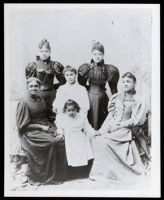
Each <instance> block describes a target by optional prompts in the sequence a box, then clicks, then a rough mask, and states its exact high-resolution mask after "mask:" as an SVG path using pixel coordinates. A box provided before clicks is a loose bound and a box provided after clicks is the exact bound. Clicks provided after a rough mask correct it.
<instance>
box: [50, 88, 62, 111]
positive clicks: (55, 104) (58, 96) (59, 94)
mask: <svg viewBox="0 0 164 200" xmlns="http://www.w3.org/2000/svg"><path fill="white" fill-rule="evenodd" d="M62 91H63V89H62V86H60V87H59V89H58V90H57V92H56V98H55V100H54V102H53V105H52V106H53V111H54V112H56V111H57V113H60V112H62V109H63V107H64V103H63V101H64V100H63V92H62Z"/></svg>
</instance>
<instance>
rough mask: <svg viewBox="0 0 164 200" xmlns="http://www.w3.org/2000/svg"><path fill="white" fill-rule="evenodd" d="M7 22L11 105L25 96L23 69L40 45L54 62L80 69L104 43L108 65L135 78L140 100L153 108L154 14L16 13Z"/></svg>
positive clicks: (92, 11) (135, 11)
mask: <svg viewBox="0 0 164 200" xmlns="http://www.w3.org/2000/svg"><path fill="white" fill-rule="evenodd" d="M9 21H10V29H9V33H8V34H9V51H10V52H9V55H10V56H9V58H8V59H9V61H8V62H9V69H10V91H11V96H10V97H11V98H12V99H15V98H18V97H21V96H22V95H23V94H24V91H25V90H26V89H25V67H26V65H27V64H28V63H29V62H32V61H35V58H36V55H37V48H38V43H39V42H40V40H41V39H43V38H47V39H48V41H49V42H50V45H51V59H52V60H56V61H59V62H61V63H62V64H63V65H64V66H66V65H67V64H68V65H72V66H74V67H76V68H78V67H79V66H80V65H81V64H82V63H85V62H90V60H91V52H90V50H91V45H92V41H93V40H96V41H99V42H101V43H102V44H103V45H104V47H105V56H104V60H105V63H107V64H112V65H115V66H117V67H118V69H119V71H120V74H122V73H124V72H127V71H130V72H132V73H134V74H135V75H136V77H137V92H138V94H141V95H142V96H143V95H146V99H147V100H148V101H149V102H150V92H151V60H152V55H151V52H152V44H151V43H152V13H151V9H150V10H149V9H87V10H85V9H69V10H68V9H55V10H53V9H50V10H49V9H42V10H40V9H21V10H20V9H18V10H17V9H15V10H12V11H11V12H10V18H9ZM118 87H119V85H118ZM107 89H108V88H107ZM108 91H109V89H108ZM145 91H147V92H146V93H145ZM109 92H110V91H109ZM149 106H150V103H149Z"/></svg>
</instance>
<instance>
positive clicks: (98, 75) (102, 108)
mask: <svg viewBox="0 0 164 200" xmlns="http://www.w3.org/2000/svg"><path fill="white" fill-rule="evenodd" d="M91 52H92V59H91V63H85V64H83V65H81V66H80V67H79V69H78V81H79V83H80V84H81V85H83V86H86V84H87V81H88V83H89V86H88V95H89V100H90V110H89V112H88V119H89V122H90V124H91V125H92V127H93V128H94V129H95V130H98V129H99V128H100V127H101V125H102V123H103V122H104V120H105V118H106V116H107V113H108V112H107V105H108V100H109V99H108V96H107V94H106V92H105V91H106V88H105V85H106V83H107V82H108V84H109V87H110V89H111V93H112V94H115V93H116V92H117V83H118V80H119V71H118V69H117V67H115V66H113V65H108V64H105V63H104V60H103V58H104V46H103V45H102V44H101V43H99V42H95V43H94V44H93V46H92V50H91Z"/></svg>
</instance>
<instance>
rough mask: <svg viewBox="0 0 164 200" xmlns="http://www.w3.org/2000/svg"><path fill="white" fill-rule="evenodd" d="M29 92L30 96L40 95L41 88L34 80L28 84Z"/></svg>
mask: <svg viewBox="0 0 164 200" xmlns="http://www.w3.org/2000/svg"><path fill="white" fill-rule="evenodd" d="M27 90H28V93H29V94H30V95H32V96H37V95H38V94H39V91H40V87H39V85H38V83H37V82H36V81H34V80H33V81H31V82H30V83H28V85H27Z"/></svg>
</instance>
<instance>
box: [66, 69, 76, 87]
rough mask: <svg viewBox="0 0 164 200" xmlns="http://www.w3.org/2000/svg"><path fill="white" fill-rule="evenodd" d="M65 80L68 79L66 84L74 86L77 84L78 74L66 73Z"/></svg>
mask: <svg viewBox="0 0 164 200" xmlns="http://www.w3.org/2000/svg"><path fill="white" fill-rule="evenodd" d="M64 76H65V79H66V82H67V83H68V84H70V85H71V84H74V83H75V82H76V74H75V73H74V72H71V71H66V72H65V74H64Z"/></svg>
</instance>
